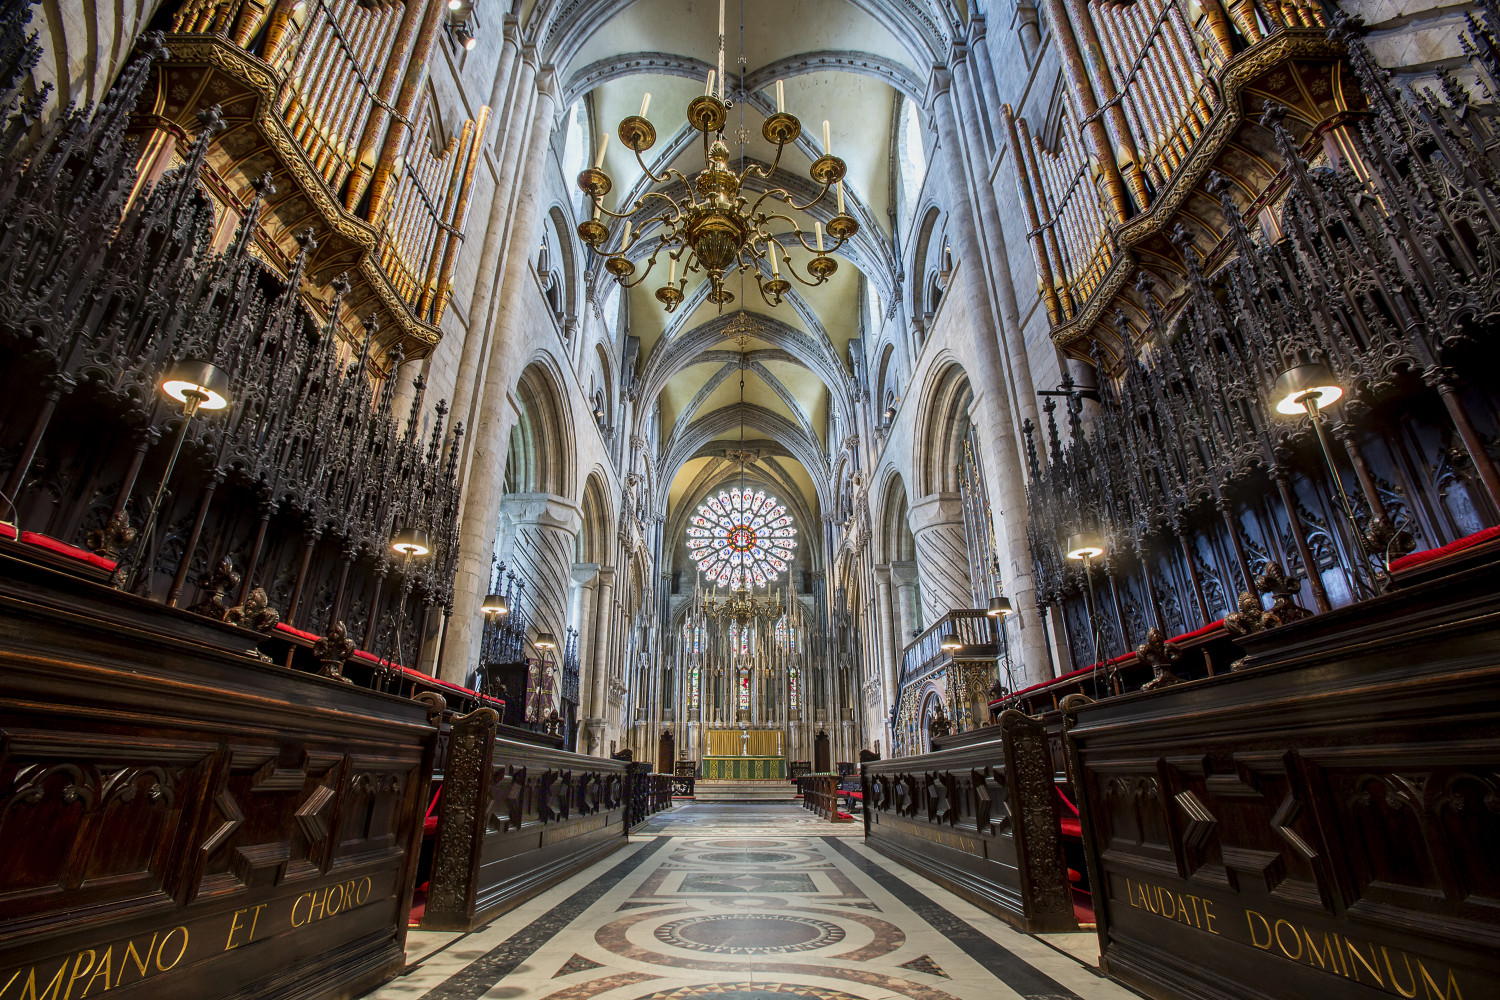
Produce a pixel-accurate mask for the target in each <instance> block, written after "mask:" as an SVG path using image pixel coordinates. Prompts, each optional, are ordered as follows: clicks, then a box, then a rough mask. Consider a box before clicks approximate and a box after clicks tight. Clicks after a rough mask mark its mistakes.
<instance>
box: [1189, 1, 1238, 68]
mask: <svg viewBox="0 0 1500 1000" xmlns="http://www.w3.org/2000/svg"><path fill="white" fill-rule="evenodd" d="M1198 9H1199V10H1201V11H1202V12H1203V23H1204V25H1206V27H1207V36H1208V38H1209V39H1211V40H1212V41H1213V43H1214V47H1215V49H1216V50H1217V51H1218V53H1219V59H1218V64H1219V65H1222V64H1223V63H1224V62H1225V61H1227V60H1228V59H1229V58H1230V57H1232V56H1233V55H1234V32H1233V29H1232V28H1230V26H1229V15H1228V14H1226V13H1224V5H1223V4H1221V3H1220V2H1219V0H1198ZM1193 27H1194V28H1197V25H1194V26H1193Z"/></svg>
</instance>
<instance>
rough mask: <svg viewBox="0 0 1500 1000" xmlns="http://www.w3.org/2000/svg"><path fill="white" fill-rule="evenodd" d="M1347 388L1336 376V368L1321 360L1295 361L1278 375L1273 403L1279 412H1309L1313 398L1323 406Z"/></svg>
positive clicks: (1272, 389)
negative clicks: (1329, 368) (1308, 407)
mask: <svg viewBox="0 0 1500 1000" xmlns="http://www.w3.org/2000/svg"><path fill="white" fill-rule="evenodd" d="M1343 394H1344V388H1343V386H1341V385H1339V384H1338V381H1337V380H1336V379H1335V378H1334V377H1333V372H1331V371H1329V370H1328V366H1327V365H1325V364H1323V363H1322V362H1321V361H1309V362H1307V363H1306V364H1300V365H1293V366H1292V367H1291V368H1288V369H1287V370H1286V371H1284V372H1282V373H1281V374H1280V375H1278V376H1277V377H1276V383H1275V384H1274V385H1273V386H1271V405H1272V406H1274V407H1275V408H1276V412H1277V413H1284V414H1286V415H1287V416H1296V415H1297V414H1299V413H1306V412H1307V402H1308V400H1309V399H1311V400H1312V401H1313V402H1315V403H1317V404H1318V405H1319V406H1328V405H1330V404H1332V403H1335V402H1337V401H1338V399H1339V397H1341V396H1343Z"/></svg>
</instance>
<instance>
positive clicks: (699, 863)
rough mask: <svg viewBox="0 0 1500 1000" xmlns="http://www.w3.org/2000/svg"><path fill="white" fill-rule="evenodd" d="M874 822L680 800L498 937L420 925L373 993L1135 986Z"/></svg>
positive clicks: (876, 993)
mask: <svg viewBox="0 0 1500 1000" xmlns="http://www.w3.org/2000/svg"><path fill="white" fill-rule="evenodd" d="M862 833H863V829H862V826H861V825H860V824H842V825H839V826H835V825H833V824H830V823H828V822H827V821H824V820H818V819H817V818H816V817H814V816H812V814H811V813H808V812H807V811H806V810H804V809H802V808H801V807H800V805H798V806H787V805H765V804H756V805H748V804H747V805H743V806H739V805H707V804H705V805H701V806H700V805H685V806H679V807H678V808H676V809H673V810H671V811H670V812H668V813H665V814H661V815H658V816H656V817H654V818H653V819H652V821H651V822H650V823H649V824H647V825H646V826H643V827H641V828H640V829H639V830H638V831H637V833H636V834H634V835H632V837H631V843H630V845H629V846H628V847H626V848H625V849H624V850H622V851H619V852H617V853H616V854H614V855H613V856H611V857H609V858H607V859H605V860H604V861H602V862H600V863H599V864H597V865H595V866H594V867H593V868H591V869H589V870H588V871H586V872H583V873H580V874H579V875H577V876H574V877H573V878H572V879H569V880H568V881H567V882H565V883H563V884H562V885H560V886H558V887H557V888H555V889H553V890H551V891H549V892H547V893H544V894H543V895H541V896H539V897H537V898H536V899H533V900H531V901H530V902H528V903H526V904H524V905H523V906H521V907H519V908H517V909H516V910H513V911H511V912H510V913H508V914H506V915H504V916H503V917H501V918H500V919H499V920H497V921H496V922H495V923H494V924H492V925H490V926H489V927H487V928H485V929H483V930H480V931H476V932H474V933H471V934H466V935H454V934H434V933H427V934H424V933H421V932H413V934H412V935H411V940H410V941H409V943H408V961H409V963H410V964H409V965H408V968H407V970H406V972H405V973H404V974H403V975H402V976H400V977H398V978H397V979H395V980H393V981H392V982H390V983H388V984H386V985H385V986H383V987H381V988H380V989H379V990H376V991H375V992H373V993H371V994H368V1000H397V998H403V1000H407V998H430V1000H480V998H491V1000H596V998H597V1000H690V998H699V997H703V998H710V997H711V998H713V1000H794V998H801V1000H1007V998H1014V997H1024V998H1027V1000H1127V998H1131V997H1133V996H1134V994H1132V993H1130V992H1129V991H1127V990H1125V989H1123V988H1122V987H1119V986H1117V985H1115V984H1113V983H1110V982H1108V981H1107V980H1105V979H1103V978H1101V977H1100V976H1099V974H1098V971H1097V970H1096V969H1094V968H1093V967H1092V966H1091V965H1090V964H1089V963H1088V957H1089V946H1088V944H1089V939H1090V938H1092V935H1067V936H1057V937H1056V938H1054V939H1049V940H1043V939H1040V938H1036V937H1030V936H1027V935H1024V934H1018V933H1016V932H1015V931H1013V930H1011V929H1010V928H1009V927H1008V926H1006V925H1005V924H1003V923H1002V922H1000V921H999V920H997V919H995V918H994V917H991V916H989V915H988V914H986V913H984V912H982V911H980V910H979V909H977V908H975V907H973V906H971V905H969V904H968V903H965V902H963V901H962V900H960V899H958V898H957V897H955V896H953V895H951V894H950V893H948V892H946V891H945V890H943V889H941V888H939V887H937V886H935V885H933V884H932V883H930V882H927V881H926V880H925V879H923V878H921V877H920V876H917V875H914V874H912V873H911V872H908V871H906V870H905V869H903V868H901V867H900V866H898V865H896V864H894V863H892V862H890V861H888V860H886V859H884V858H882V857H881V856H879V855H877V854H875V853H874V852H873V851H869V850H867V849H866V848H865V846H864V844H863V843H862V840H861V834H862ZM1063 937H1066V938H1067V940H1062V939H1061V938H1063ZM1093 954H1094V955H1095V956H1097V951H1094V953H1093ZM1074 956H1081V958H1082V960H1080V958H1078V957H1074Z"/></svg>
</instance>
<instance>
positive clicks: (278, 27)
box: [261, 0, 307, 69]
mask: <svg viewBox="0 0 1500 1000" xmlns="http://www.w3.org/2000/svg"><path fill="white" fill-rule="evenodd" d="M296 8H297V0H277V3H276V6H275V7H274V8H272V10H271V21H270V23H269V24H268V25H267V26H266V41H265V44H264V45H263V46H262V49H261V58H262V59H264V60H265V61H266V63H267V64H268V65H270V66H271V68H272V69H280V67H279V66H278V65H277V63H278V62H279V61H280V59H281V50H282V46H283V44H284V43H285V41H286V39H287V37H288V32H287V27H288V26H289V25H291V24H293V23H294V21H293V12H294V11H295V10H296ZM306 9H307V8H306V7H304V8H303V10H306ZM303 16H304V17H305V16H306V15H305V14H304V15H303ZM300 33H301V29H300V26H299V29H298V34H300Z"/></svg>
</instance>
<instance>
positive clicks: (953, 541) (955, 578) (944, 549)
mask: <svg viewBox="0 0 1500 1000" xmlns="http://www.w3.org/2000/svg"><path fill="white" fill-rule="evenodd" d="M906 519H907V523H908V524H910V525H911V533H912V537H913V538H915V539H916V542H917V578H918V580H920V581H921V585H922V618H923V621H922V625H923V627H924V628H931V627H932V625H933V623H935V622H936V621H937V620H938V619H939V618H941V617H943V616H944V615H946V614H947V613H948V612H949V611H955V610H958V609H961V608H967V607H970V606H972V605H973V603H974V594H973V592H972V590H970V587H969V548H968V543H967V541H966V540H965V538H964V506H963V500H962V499H960V498H959V495H958V494H957V493H934V494H933V495H932V496H928V497H923V498H922V499H920V500H918V501H917V502H916V503H914V504H912V506H911V512H910V513H909V514H908V515H907V518H906Z"/></svg>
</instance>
